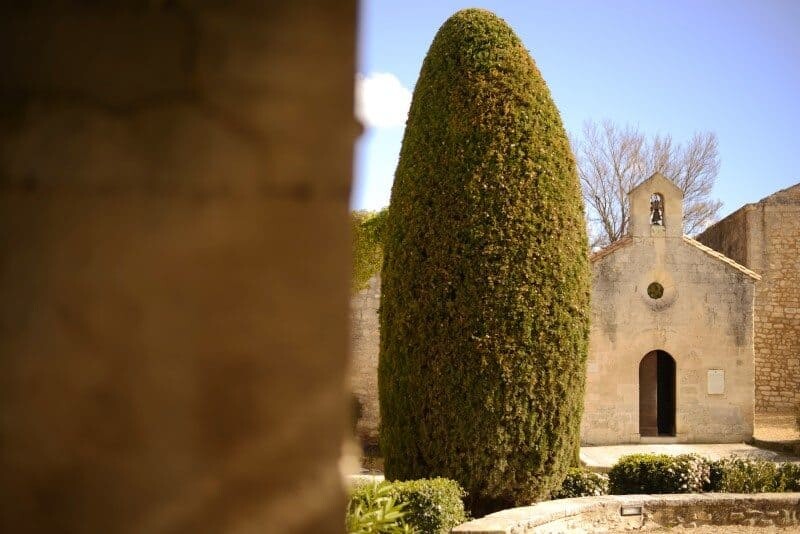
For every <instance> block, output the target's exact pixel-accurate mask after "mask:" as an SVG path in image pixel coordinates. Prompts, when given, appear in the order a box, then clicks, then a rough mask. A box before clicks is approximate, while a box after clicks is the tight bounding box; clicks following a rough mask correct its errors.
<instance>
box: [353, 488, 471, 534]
mask: <svg viewBox="0 0 800 534" xmlns="http://www.w3.org/2000/svg"><path fill="white" fill-rule="evenodd" d="M376 492H380V494H381V496H382V497H383V498H384V499H387V498H391V500H392V501H391V502H392V503H396V504H398V505H400V506H402V512H403V517H402V518H400V519H398V520H397V524H396V525H395V526H397V527H398V528H407V529H409V530H408V531H409V532H420V533H423V534H440V533H441V534H445V533H447V532H450V529H452V528H453V527H455V526H457V525H460V524H461V523H463V522H465V521H466V520H467V516H466V513H465V511H464V501H463V500H462V499H463V497H464V496H465V493H464V490H463V489H462V488H461V486H459V485H458V483H457V482H454V481H452V480H447V479H444V478H434V479H423V480H409V481H404V482H381V483H380V484H377V485H375V484H366V485H362V486H358V487H356V488H355V489H354V490H353V493H352V494H351V497H350V509H352V508H353V506H354V505H357V504H361V505H362V507H364V508H366V507H367V503H368V500H369V499H372V500H373V501H374V500H375V499H374V495H375V494H376ZM386 503H387V501H386V500H384V501H383V506H386ZM373 508H374V507H373ZM382 517H383V516H382ZM393 517H394V516H393ZM375 532H384V531H375ZM392 532H393V531H392ZM398 532H406V531H405V530H400V531H398Z"/></svg>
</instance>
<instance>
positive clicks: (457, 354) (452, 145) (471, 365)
mask: <svg viewBox="0 0 800 534" xmlns="http://www.w3.org/2000/svg"><path fill="white" fill-rule="evenodd" d="M386 232H387V233H386V234H385V239H386V241H385V245H384V247H385V248H384V252H385V259H384V264H383V271H382V273H383V274H382V290H383V295H382V303H381V311H380V318H381V348H380V363H379V389H380V404H381V419H382V427H381V448H382V450H383V453H384V456H385V470H386V476H387V477H388V478H390V479H394V478H399V479H412V478H419V477H429V476H435V475H441V476H445V477H449V478H453V479H455V480H457V481H458V482H460V483H461V484H462V485H463V486H464V487H465V489H466V490H467V491H468V492H469V494H470V496H471V505H472V507H473V510H475V509H476V508H477V509H478V510H481V511H485V510H487V509H492V508H499V507H503V506H509V505H515V504H522V503H530V502H532V501H534V500H538V499H541V498H545V497H546V496H547V495H548V494H549V492H550V491H551V490H552V489H554V488H556V487H557V486H558V485H559V484H560V482H561V481H562V479H563V477H564V474H565V471H566V469H567V467H568V466H569V465H570V464H571V463H572V462H573V460H574V457H575V451H576V448H577V446H578V440H579V423H580V416H581V413H582V409H583V391H584V373H585V362H586V350H587V336H588V305H589V270H588V269H589V268H588V261H587V249H588V247H587V241H586V230H585V222H584V215H583V204H582V200H581V192H580V186H579V182H578V177H577V173H576V167H575V162H574V159H573V156H572V154H571V152H570V146H569V142H568V140H567V136H566V133H565V131H564V128H563V126H562V123H561V118H560V116H559V113H558V110H557V109H556V106H555V105H554V103H553V100H552V98H551V96H550V92H549V90H548V88H547V86H546V85H545V83H544V80H543V79H542V77H541V74H540V73H539V71H538V69H537V68H536V65H535V64H534V62H533V60H532V59H531V57H530V55H529V54H528V52H527V51H526V50H525V48H524V47H523V45H522V43H521V42H520V40H519V38H518V37H517V36H516V35H515V34H514V32H513V31H512V30H511V28H510V27H509V26H508V25H507V24H506V23H505V22H504V21H503V20H502V19H500V18H498V17H497V16H495V15H493V14H492V13H489V12H487V11H483V10H478V9H467V10H464V11H460V12H458V13H456V14H455V15H453V16H452V17H451V18H450V19H448V20H447V21H446V22H445V23H444V25H443V26H442V27H441V28H440V29H439V32H438V33H437V34H436V37H435V39H434V41H433V43H432V44H431V48H430V50H429V51H428V55H427V56H426V58H425V61H424V63H423V65H422V71H421V73H420V77H419V80H418V82H417V85H416V88H415V90H414V98H413V102H412V104H411V110H410V112H409V118H408V124H407V127H406V132H405V137H404V139H403V146H402V150H401V153H400V162H399V164H398V167H397V173H396V175H395V182H394V186H393V188H392V198H391V204H390V208H389V213H388V217H387V228H386Z"/></svg>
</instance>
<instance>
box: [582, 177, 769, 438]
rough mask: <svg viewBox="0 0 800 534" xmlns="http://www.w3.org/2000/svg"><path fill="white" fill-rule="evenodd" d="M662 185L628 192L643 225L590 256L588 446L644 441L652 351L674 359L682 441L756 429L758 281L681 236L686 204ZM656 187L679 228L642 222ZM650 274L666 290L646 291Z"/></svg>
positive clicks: (745, 434) (584, 431)
mask: <svg viewBox="0 0 800 534" xmlns="http://www.w3.org/2000/svg"><path fill="white" fill-rule="evenodd" d="M651 186H652V189H653V190H652V191H650V190H649V189H650V188H651ZM663 186H664V184H660V183H658V181H656V182H650V181H647V182H645V183H644V184H642V186H640V188H642V189H640V190H635V191H634V192H632V193H631V202H632V210H633V211H634V212H642V213H639V214H638V216H637V217H636V218H634V217H632V220H634V219H635V220H638V221H640V223H639V224H638V225H632V229H631V232H632V235H631V236H629V237H627V238H625V240H624V241H622V242H617V244H616V245H612V246H611V247H612V248H610V249H608V250H606V251H605V252H601V253H600V254H599V255H596V256H595V257H593V262H592V267H593V275H594V280H593V288H592V321H591V325H592V326H591V331H590V339H589V359H588V363H587V385H586V400H585V410H584V417H583V421H582V425H581V432H582V441H583V443H584V444H614V443H635V442H638V441H640V433H639V395H640V392H639V364H640V362H641V360H642V358H643V357H644V356H645V355H646V354H647V353H648V352H650V351H652V350H663V351H666V352H667V353H669V354H670V355H671V356H672V358H673V359H674V360H675V363H676V414H675V415H676V421H675V423H676V440H677V441H680V442H738V441H743V440H749V439H750V438H751V437H752V432H753V296H754V291H755V288H754V284H755V280H754V278H752V277H751V276H749V275H748V274H746V273H745V272H743V271H742V270H740V269H738V268H736V267H734V266H733V265H731V264H730V263H727V262H726V261H724V260H723V259H722V258H720V257H719V256H718V255H717V256H715V255H714V254H713V252H711V251H710V250H708V249H705V250H703V247H702V246H701V245H699V244H693V243H692V241H691V240H689V239H688V238H684V237H683V236H681V235H680V233H679V231H678V229H679V228H680V220H681V217H680V215H679V213H678V212H679V210H680V202H679V201H678V202H676V200H675V198H673V194H672V193H671V192H670V190H667V189H665V188H664V187H663ZM655 192H660V193H662V194H664V196H665V198H664V200H665V204H666V206H667V208H668V209H670V210H671V215H669V218H668V219H667V221H666V222H667V224H672V225H674V226H675V228H669V227H666V228H664V227H659V226H650V225H649V223H648V222H646V219H647V218H646V217H645V216H644V215H643V213H644V212H649V198H650V194H651V193H655ZM668 213H669V212H668ZM673 217H674V218H673ZM651 282H658V283H660V284H661V285H662V286H663V288H664V294H663V296H662V297H661V298H659V299H652V298H650V297H649V296H648V294H647V287H648V285H649V284H650V283H651ZM712 369H722V370H723V371H724V373H725V390H724V393H723V394H721V395H709V394H708V393H707V391H708V389H707V386H708V384H707V380H708V378H707V377H708V371H709V370H712Z"/></svg>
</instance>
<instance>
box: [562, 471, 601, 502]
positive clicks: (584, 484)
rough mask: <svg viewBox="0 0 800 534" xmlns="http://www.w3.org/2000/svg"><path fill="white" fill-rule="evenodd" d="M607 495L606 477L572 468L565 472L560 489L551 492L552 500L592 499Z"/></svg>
mask: <svg viewBox="0 0 800 534" xmlns="http://www.w3.org/2000/svg"><path fill="white" fill-rule="evenodd" d="M607 494H608V475H606V474H603V473H593V472H592V471H586V470H585V469H580V468H576V467H572V468H570V469H569V470H568V471H567V478H565V479H564V482H563V484H561V488H559V489H558V490H556V491H555V492H553V495H552V498H553V499H569V498H571V497H592V496H597V495H607Z"/></svg>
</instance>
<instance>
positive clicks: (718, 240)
mask: <svg viewBox="0 0 800 534" xmlns="http://www.w3.org/2000/svg"><path fill="white" fill-rule="evenodd" d="M698 240H699V241H701V242H703V243H705V244H706V245H708V246H709V247H711V248H714V249H716V250H719V251H720V252H722V253H724V254H726V255H729V256H731V257H733V258H734V259H737V261H740V262H741V263H742V264H744V265H746V266H747V267H748V268H750V269H752V270H754V271H756V272H757V273H759V274H760V275H761V276H762V280H761V282H760V283H759V284H758V285H757V286H756V299H755V362H756V376H755V387H756V412H757V413H759V414H779V413H787V412H791V411H792V410H793V409H794V407H795V406H797V404H800V291H798V288H799V287H800V184H798V185H795V186H792V187H790V188H788V189H785V190H783V191H779V192H777V193H775V194H774V195H771V196H769V197H767V198H765V199H763V200H761V201H760V202H758V203H756V204H748V205H746V206H744V207H742V208H741V209H739V210H738V211H736V212H734V213H733V214H731V215H729V216H728V217H726V218H725V219H723V220H722V221H720V222H718V223H717V224H715V225H714V226H712V227H710V228H709V229H708V230H706V231H705V232H704V233H703V234H702V235H700V236H699V237H698Z"/></svg>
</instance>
